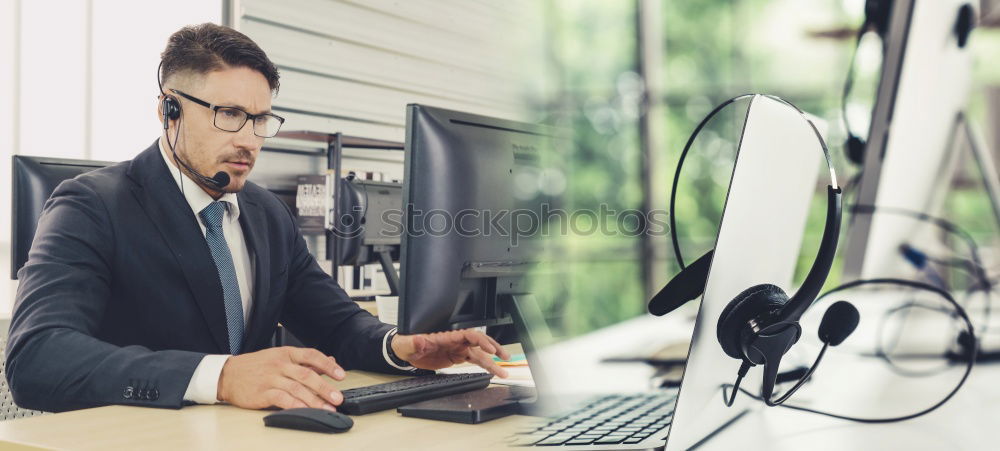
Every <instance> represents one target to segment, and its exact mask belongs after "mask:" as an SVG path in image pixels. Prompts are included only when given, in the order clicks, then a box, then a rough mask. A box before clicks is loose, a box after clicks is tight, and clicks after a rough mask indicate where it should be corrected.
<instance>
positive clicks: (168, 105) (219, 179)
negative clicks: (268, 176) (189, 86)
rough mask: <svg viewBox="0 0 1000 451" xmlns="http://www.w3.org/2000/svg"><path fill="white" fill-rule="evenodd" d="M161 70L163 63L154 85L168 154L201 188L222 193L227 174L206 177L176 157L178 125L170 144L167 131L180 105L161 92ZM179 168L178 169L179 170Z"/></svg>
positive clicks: (221, 173) (177, 114)
mask: <svg viewBox="0 0 1000 451" xmlns="http://www.w3.org/2000/svg"><path fill="white" fill-rule="evenodd" d="M161 69H163V61H162V60H161V61H160V65H159V66H157V68H156V85H157V86H159V87H160V94H161V95H162V96H163V100H162V101H161V102H160V113H161V114H162V115H163V134H164V137H165V138H166V141H167V147H169V148H170V153H171V154H173V157H174V162H176V163H177V164H179V165H181V166H184V169H187V171H188V173H189V174H191V175H192V176H193V177H194V178H195V179H196V180H198V181H200V182H201V184H202V185H203V186H206V187H208V188H209V189H211V190H214V191H218V192H222V190H223V189H224V188H225V187H226V186H227V185H229V174H227V173H226V172H225V171H219V172H216V173H215V176H213V177H207V176H205V175H203V174H202V173H200V172H198V171H196V170H194V168H192V167H191V166H189V165H188V164H187V163H185V162H184V160H182V159H181V157H180V156H179V155H177V150H175V149H174V147H175V146H176V144H177V138H178V136H179V135H180V123H179V122H178V124H177V131H176V132H174V142H170V136H169V135H167V130H168V129H169V128H170V121H176V120H179V119H180V118H181V103H180V102H179V101H178V100H177V98H176V97H174V96H172V95H170V94H167V93H166V92H164V91H163V82H162V81H161V79H160V70H161ZM179 169H180V168H178V170H179ZM183 182H184V179H183V178H182V179H181V188H182V189H183V188H184V184H183Z"/></svg>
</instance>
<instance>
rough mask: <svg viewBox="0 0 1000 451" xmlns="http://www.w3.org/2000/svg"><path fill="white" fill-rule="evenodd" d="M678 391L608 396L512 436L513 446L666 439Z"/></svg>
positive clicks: (591, 443) (615, 442)
mask: <svg viewBox="0 0 1000 451" xmlns="http://www.w3.org/2000/svg"><path fill="white" fill-rule="evenodd" d="M676 398H677V391H676V390H671V391H666V392H656V393H642V394H635V395H610V396H604V397H601V398H598V399H595V400H593V401H591V402H590V403H588V404H585V405H584V406H583V407H581V408H579V409H577V410H574V411H572V412H569V413H567V414H564V415H561V416H559V417H555V418H553V419H547V420H546V422H544V423H542V424H540V425H538V426H537V427H529V428H527V429H525V430H523V431H521V432H519V433H518V434H517V435H515V436H513V437H512V440H511V441H510V442H509V444H510V445H511V446H577V445H614V444H634V443H639V442H641V441H643V440H646V439H647V438H648V437H649V436H651V435H653V434H657V433H660V434H663V435H664V436H666V432H667V429H666V428H667V426H669V425H670V422H671V420H673V416H674V406H675V402H676Z"/></svg>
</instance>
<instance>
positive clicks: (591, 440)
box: [566, 437, 597, 445]
mask: <svg viewBox="0 0 1000 451" xmlns="http://www.w3.org/2000/svg"><path fill="white" fill-rule="evenodd" d="M594 440H597V439H596V438H580V437H577V438H574V439H573V440H570V441H568V442H566V444H567V445H589V444H591V443H594Z"/></svg>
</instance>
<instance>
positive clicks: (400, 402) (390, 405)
mask: <svg viewBox="0 0 1000 451" xmlns="http://www.w3.org/2000/svg"><path fill="white" fill-rule="evenodd" d="M492 378H493V375H492V374H489V373H469V374H432V375H430V376H420V377H413V378H410V379H403V380H400V381H395V382H387V383H384V384H378V385H369V386H367V387H358V388H352V389H348V390H344V391H343V392H342V393H343V394H344V402H343V403H342V404H341V405H339V406H337V411H339V412H344V413H346V414H349V415H364V414H366V413H372V412H378V411H380V410H386V409H394V408H396V407H399V406H404V405H407V404H413V403H415V402H420V401H426V400H428V399H434V398H440V397H442V396H447V395H453V394H455V393H465V392H468V391H472V390H478V389H481V388H486V386H487V385H490V379H492Z"/></svg>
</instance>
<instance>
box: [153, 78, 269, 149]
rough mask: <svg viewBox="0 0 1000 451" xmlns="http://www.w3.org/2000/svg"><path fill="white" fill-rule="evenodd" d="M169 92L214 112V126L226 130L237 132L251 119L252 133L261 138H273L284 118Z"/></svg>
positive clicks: (176, 91) (174, 90) (172, 90)
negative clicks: (248, 111)
mask: <svg viewBox="0 0 1000 451" xmlns="http://www.w3.org/2000/svg"><path fill="white" fill-rule="evenodd" d="M170 91H171V92H173V93H175V94H177V95H179V96H181V97H184V98H185V99H188V100H190V101H192V102H194V103H197V104H198V105H201V106H203V107H205V108H208V109H210V110H212V111H214V112H215V118H214V120H213V124H214V125H215V128H218V129H219V130H223V131H227V132H238V131H240V130H242V129H243V126H244V125H246V123H247V121H250V120H253V134H254V135H257V136H259V137H261V138H273V137H274V135H277V134H278V130H280V129H281V124H284V123H285V118H283V117H281V116H277V115H274V114H271V113H264V114H250V113H247V112H246V111H243V110H241V109H239V108H236V107H231V106H219V105H212V104H211V103H208V102H206V101H204V100H201V99H199V98H197V97H195V96H192V95H190V94H186V93H184V92H181V91H178V90H176V89H171V90H170Z"/></svg>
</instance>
